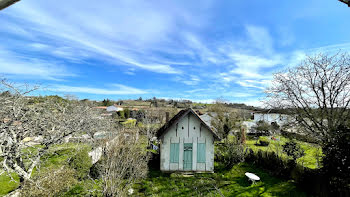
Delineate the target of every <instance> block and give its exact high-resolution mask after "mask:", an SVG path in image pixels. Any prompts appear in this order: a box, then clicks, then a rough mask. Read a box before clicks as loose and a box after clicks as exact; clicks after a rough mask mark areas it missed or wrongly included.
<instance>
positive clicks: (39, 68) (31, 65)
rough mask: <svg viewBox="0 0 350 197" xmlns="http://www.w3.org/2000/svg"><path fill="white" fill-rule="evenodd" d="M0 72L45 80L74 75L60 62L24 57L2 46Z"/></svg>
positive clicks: (60, 78)
mask: <svg viewBox="0 0 350 197" xmlns="http://www.w3.org/2000/svg"><path fill="white" fill-rule="evenodd" d="M0 73H1V74H6V75H18V76H22V77H27V78H28V77H29V78H39V79H47V80H62V78H64V77H73V76H76V74H75V73H72V71H69V70H68V69H67V68H66V67H65V66H64V64H62V63H60V62H57V61H53V60H51V61H50V60H42V59H39V58H32V57H25V56H21V55H18V54H15V53H12V52H11V51H7V50H5V49H3V48H0Z"/></svg>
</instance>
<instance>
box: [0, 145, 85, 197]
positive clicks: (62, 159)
mask: <svg viewBox="0 0 350 197" xmlns="http://www.w3.org/2000/svg"><path fill="white" fill-rule="evenodd" d="M36 148H40V146H35V147H29V148H27V149H24V150H23V152H24V153H26V152H28V155H30V154H29V152H34V153H35V149H36ZM78 149H79V150H82V149H86V150H90V149H91V147H90V146H88V145H86V144H78V143H66V144H59V145H54V146H52V147H50V148H49V150H48V152H47V154H46V155H45V156H43V157H42V159H41V161H42V168H41V170H42V171H45V170H52V169H55V168H57V169H58V168H60V167H62V166H63V165H67V159H68V158H70V157H72V155H74V154H75V153H76V152H77V150H78ZM0 172H1V171H0ZM35 174H36V170H35V169H34V171H33V175H32V176H35ZM12 176H13V178H14V180H15V181H14V180H11V178H10V177H9V176H8V175H7V174H6V173H3V174H2V175H0V196H3V195H5V194H7V193H9V192H11V191H13V190H14V189H16V188H17V187H18V186H19V177H18V176H17V174H16V173H12Z"/></svg>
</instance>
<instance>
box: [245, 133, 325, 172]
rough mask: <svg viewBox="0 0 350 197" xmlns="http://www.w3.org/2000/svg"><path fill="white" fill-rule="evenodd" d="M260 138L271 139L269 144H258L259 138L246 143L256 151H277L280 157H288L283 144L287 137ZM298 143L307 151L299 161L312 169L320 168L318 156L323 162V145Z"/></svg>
mask: <svg viewBox="0 0 350 197" xmlns="http://www.w3.org/2000/svg"><path fill="white" fill-rule="evenodd" d="M259 139H264V140H266V141H269V142H270V144H269V146H256V145H255V143H256V142H257V140H247V141H246V144H247V146H248V147H249V148H251V149H252V150H253V151H255V152H257V151H258V150H262V151H268V152H275V153H276V154H278V155H279V156H280V157H285V158H287V157H288V156H287V155H286V154H284V153H283V147H282V145H284V144H285V143H286V142H288V141H289V139H287V138H285V137H280V141H277V140H270V139H269V138H268V137H260V138H259ZM297 143H298V144H299V145H300V147H301V148H302V149H304V151H305V155H304V156H303V157H300V158H299V159H298V160H297V163H299V164H302V165H303V166H304V167H307V168H311V169H315V168H320V167H321V166H320V164H318V162H317V158H319V162H321V160H322V156H323V155H322V149H321V147H320V146H318V145H316V144H311V143H307V142H301V141H297Z"/></svg>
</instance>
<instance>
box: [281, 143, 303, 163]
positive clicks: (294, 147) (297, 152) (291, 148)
mask: <svg viewBox="0 0 350 197" xmlns="http://www.w3.org/2000/svg"><path fill="white" fill-rule="evenodd" d="M282 147H283V152H285V153H286V154H287V155H288V156H291V157H292V158H293V159H294V160H295V161H296V160H297V159H298V158H300V157H302V156H304V155H305V152H304V150H303V149H302V148H301V147H300V145H299V144H297V143H296V142H295V141H290V142H286V144H284V145H282Z"/></svg>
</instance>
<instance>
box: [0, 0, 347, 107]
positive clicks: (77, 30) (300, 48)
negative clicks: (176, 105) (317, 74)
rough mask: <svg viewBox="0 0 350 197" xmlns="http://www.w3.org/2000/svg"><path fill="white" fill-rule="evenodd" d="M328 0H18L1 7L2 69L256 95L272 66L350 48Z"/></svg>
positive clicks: (342, 9)
mask: <svg viewBox="0 0 350 197" xmlns="http://www.w3.org/2000/svg"><path fill="white" fill-rule="evenodd" d="M349 18H350V8H348V7H347V6H346V5H345V4H343V3H340V2H338V1H335V0H331V1H329V0H308V1H305V0H295V1H276V0H266V1H260V0H251V1H243V0H242V1H238V0H237V1H236V0H235V1H232V0H227V1H223V0H222V1H214V0H201V1H200V3H199V1H185V0H184V1H182V0H178V1H164V0H162V1H154V0H145V1H136V0H121V1H119V0H118V1H111V0H107V1H103V3H102V2H101V1H92V0H74V1H69V2H66V3H57V1H53V0H23V1H20V2H18V3H16V4H14V5H13V6H11V7H9V8H7V9H5V10H2V11H0V75H2V76H3V77H6V78H8V79H10V80H11V81H15V82H18V83H23V82H26V83H30V84H41V86H42V87H44V89H43V90H41V91H39V92H37V94H58V95H65V94H70V95H72V94H73V95H76V96H77V97H79V98H80V99H83V98H89V99H93V100H102V99H104V98H110V99H115V100H117V99H128V98H131V99H134V98H138V97H140V96H141V97H142V98H151V97H153V96H155V97H157V98H158V97H159V98H173V99H191V100H194V101H199V102H211V101H214V100H216V99H218V98H221V99H225V100H228V101H231V102H237V103H246V104H249V105H260V104H259V100H261V99H263V91H264V89H265V88H266V87H267V86H268V85H269V84H270V81H271V79H272V74H273V73H274V72H276V71H279V70H283V69H284V68H286V67H288V66H295V65H296V64H297V63H298V62H300V61H301V60H302V59H303V58H304V57H305V54H308V55H311V54H314V53H318V52H330V53H331V52H334V51H338V50H339V49H342V50H343V51H349V49H350V20H348V19H349Z"/></svg>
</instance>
